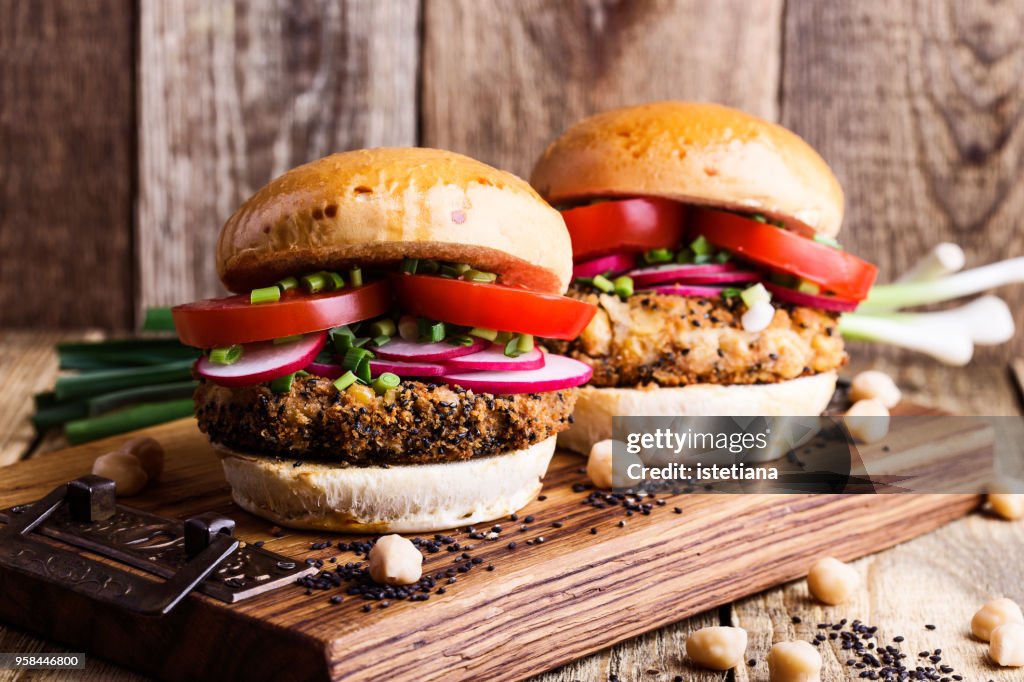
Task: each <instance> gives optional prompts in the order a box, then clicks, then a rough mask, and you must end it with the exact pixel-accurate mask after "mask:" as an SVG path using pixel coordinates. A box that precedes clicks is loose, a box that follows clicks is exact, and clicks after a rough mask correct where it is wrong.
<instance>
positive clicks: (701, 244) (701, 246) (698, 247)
mask: <svg viewBox="0 0 1024 682" xmlns="http://www.w3.org/2000/svg"><path fill="white" fill-rule="evenodd" d="M690 251H693V253H694V254H695V255H697V256H710V255H711V254H713V253H714V252H715V247H714V246H712V244H711V242H709V241H708V240H707V239H706V238H705V237H704V235H701V236H699V237H697V238H696V239H694V240H693V241H692V242H690Z"/></svg>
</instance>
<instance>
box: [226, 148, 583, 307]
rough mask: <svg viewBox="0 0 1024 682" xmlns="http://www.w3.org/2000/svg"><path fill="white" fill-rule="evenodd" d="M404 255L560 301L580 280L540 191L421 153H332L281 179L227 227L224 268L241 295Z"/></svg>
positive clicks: (557, 219)
mask: <svg viewBox="0 0 1024 682" xmlns="http://www.w3.org/2000/svg"><path fill="white" fill-rule="evenodd" d="M403 257H409V258H434V259H438V260H446V261H456V262H462V263H469V264H471V265H473V266H474V267H476V268H479V269H482V270H488V271H491V272H496V273H498V274H499V275H501V276H502V277H501V281H502V282H504V283H506V284H517V285H522V286H526V287H529V288H531V289H534V290H538V291H545V292H551V293H561V292H563V291H565V290H566V289H567V288H568V285H569V280H570V278H571V276H572V246H571V244H570V241H569V234H568V232H567V230H566V228H565V223H564V222H563V220H562V217H561V215H560V214H559V213H558V211H556V210H554V209H553V208H551V207H550V206H548V205H547V204H546V203H545V202H544V200H543V199H541V197H540V196H539V195H538V194H537V193H536V192H535V191H534V190H533V188H531V187H530V186H529V185H528V184H527V183H526V182H524V181H523V180H521V179H520V178H518V177H516V176H515V175H512V174H511V173H506V172H504V171H500V170H497V169H495V168H492V167H491V166H488V165H486V164H483V163H480V162H479V161H475V160H474V159H471V158H469V157H467V156H463V155H461V154H455V153H453V152H448V151H442V150H439V149H423V148H380V149H361V150H358V151H351V152H344V153H341V154H332V155H331V156H328V157H325V158H323V159H319V160H318V161H313V162H311V163H307V164H305V165H303V166H299V167H297V168H293V169H292V170H290V171H288V172H287V173H285V174H284V175H281V176H280V177H278V178H275V179H274V180H272V181H271V182H270V183H269V184H267V185H266V186H265V187H263V188H262V189H260V190H259V191H258V192H256V194H254V195H253V196H252V197H251V198H250V199H249V200H248V201H246V202H245V203H244V204H243V205H242V207H241V208H239V209H238V211H237V212H236V213H235V214H234V215H233V216H231V217H230V218H229V219H228V221H227V222H226V223H225V224H224V227H223V228H222V229H221V233H220V240H219V242H218V244H217V271H218V273H219V274H220V277H221V280H222V281H223V282H224V284H225V285H226V286H227V287H228V288H229V289H231V290H232V291H237V292H244V291H247V290H249V289H252V288H254V287H259V286H267V285H269V284H272V283H273V282H275V281H277V280H279V279H281V278H282V277H286V276H288V275H298V274H303V273H306V272H313V271H317V270H323V269H329V270H342V269H344V268H346V267H348V266H351V265H353V264H361V265H366V264H382V265H386V264H391V263H394V262H397V261H399V260H401V259H402V258H403Z"/></svg>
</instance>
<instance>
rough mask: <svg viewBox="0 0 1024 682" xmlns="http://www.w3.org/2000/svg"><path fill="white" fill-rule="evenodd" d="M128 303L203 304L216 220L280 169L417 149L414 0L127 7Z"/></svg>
mask: <svg viewBox="0 0 1024 682" xmlns="http://www.w3.org/2000/svg"><path fill="white" fill-rule="evenodd" d="M140 10H141V17H140V57H139V68H140V72H139V83H140V107H139V153H140V157H139V158H140V167H139V172H140V183H139V214H138V225H139V230H138V236H139V239H138V243H139V249H138V260H139V270H140V273H141V279H140V292H139V293H140V296H139V303H140V304H141V305H143V306H145V305H167V304H171V303H180V302H184V301H188V300H192V299H195V298H202V297H206V296H210V295H214V294H216V293H218V292H220V291H222V290H223V289H222V288H221V286H220V284H219V281H218V278H217V273H216V270H215V265H214V260H213V248H214V245H215V243H216V240H217V233H218V230H219V229H220V226H221V224H222V223H223V222H224V220H225V219H226V218H227V217H228V216H229V215H231V213H232V212H234V210H235V208H237V206H238V205H239V204H240V203H241V202H242V201H244V200H245V199H246V198H247V197H248V196H249V195H250V194H252V193H253V192H255V191H256V190H257V189H259V188H260V187H261V186H262V185H263V184H265V183H266V182H267V181H268V180H270V179H271V178H272V177H274V176H276V175H279V174H281V173H283V172H284V171H285V170H287V169H288V168H291V167H292V166H296V165H299V164H301V163H304V162H306V161H310V160H312V159H316V158H319V157H321V156H324V155H326V154H329V153H330V152H332V151H337V150H344V149H352V148H357V147H371V146H381V145H413V144H415V143H416V82H417V68H418V61H419V33H418V30H417V22H418V15H419V4H418V0H387V1H386V2H376V1H375V0H352V1H346V2H338V1H336V0H305V1H303V2H292V1H291V0H274V1H271V2H243V1H240V0H239V1H235V2H213V3H210V2H206V1H205V0H166V1H162V2H143V3H142V4H141V7H140Z"/></svg>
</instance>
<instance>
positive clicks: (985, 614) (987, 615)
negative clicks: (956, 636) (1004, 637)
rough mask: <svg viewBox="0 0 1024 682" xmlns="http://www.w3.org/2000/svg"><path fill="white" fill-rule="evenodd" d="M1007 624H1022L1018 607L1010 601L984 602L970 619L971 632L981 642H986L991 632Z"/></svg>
mask: <svg viewBox="0 0 1024 682" xmlns="http://www.w3.org/2000/svg"><path fill="white" fill-rule="evenodd" d="M1007 623H1024V614H1022V613H1021V611H1020V607H1019V606H1017V603H1016V602H1014V601H1013V600H1012V599H1007V598H1005V597H1002V598H1000V599H993V600H992V601H989V602H986V603H985V605H984V606H982V607H981V608H980V609H978V612H977V613H975V614H974V617H973V618H971V632H972V633H974V636H975V637H977V638H978V639H980V640H981V641H983V642H987V641H989V639H990V638H991V637H992V631H993V630H995V629H996V628H998V627H999V626H1000V625H1005V624H1007Z"/></svg>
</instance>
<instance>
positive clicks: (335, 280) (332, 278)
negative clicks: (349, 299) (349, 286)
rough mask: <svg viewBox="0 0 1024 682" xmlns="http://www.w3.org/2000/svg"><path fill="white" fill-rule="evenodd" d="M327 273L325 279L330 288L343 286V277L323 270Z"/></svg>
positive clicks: (334, 288)
mask: <svg viewBox="0 0 1024 682" xmlns="http://www.w3.org/2000/svg"><path fill="white" fill-rule="evenodd" d="M324 274H325V275H327V281H328V282H329V284H330V288H331V289H332V290H334V291H337V290H338V289H344V288H345V279H344V278H343V277H342V276H341V275H339V274H338V273H336V272H325V273H324Z"/></svg>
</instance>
